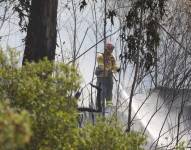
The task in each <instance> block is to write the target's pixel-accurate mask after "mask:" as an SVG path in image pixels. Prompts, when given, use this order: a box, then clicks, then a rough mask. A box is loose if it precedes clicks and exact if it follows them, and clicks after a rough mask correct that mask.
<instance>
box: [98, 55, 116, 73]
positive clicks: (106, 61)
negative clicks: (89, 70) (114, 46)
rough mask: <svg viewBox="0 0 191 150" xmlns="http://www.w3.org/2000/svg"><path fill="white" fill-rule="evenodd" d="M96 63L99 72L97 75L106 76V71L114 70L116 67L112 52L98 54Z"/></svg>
mask: <svg viewBox="0 0 191 150" xmlns="http://www.w3.org/2000/svg"><path fill="white" fill-rule="evenodd" d="M97 64H98V66H97V69H98V70H99V72H100V74H99V73H98V76H107V75H108V73H110V72H111V73H113V72H116V71H117V69H118V67H117V65H116V60H115V57H114V56H113V54H101V53H100V54H98V55H97Z"/></svg>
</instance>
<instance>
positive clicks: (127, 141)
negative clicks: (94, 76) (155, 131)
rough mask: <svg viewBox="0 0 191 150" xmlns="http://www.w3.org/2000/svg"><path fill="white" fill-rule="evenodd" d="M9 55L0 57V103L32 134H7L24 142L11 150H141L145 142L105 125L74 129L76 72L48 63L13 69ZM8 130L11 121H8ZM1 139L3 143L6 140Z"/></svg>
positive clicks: (76, 127)
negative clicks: (8, 104) (12, 109)
mask: <svg viewBox="0 0 191 150" xmlns="http://www.w3.org/2000/svg"><path fill="white" fill-rule="evenodd" d="M11 54H12V55H11V57H9V58H6V57H5V55H3V53H2V52H1V51H0V98H1V99H3V100H5V101H8V102H9V103H10V106H11V107H12V108H14V109H15V110H17V111H18V112H20V113H19V114H18V115H20V117H21V118H22V119H19V120H20V121H21V122H20V123H21V125H22V123H24V122H23V121H25V120H26V124H28V123H29V122H28V118H27V115H26V114H27V113H23V111H24V112H26V110H27V112H28V113H29V114H30V120H31V130H32V132H33V134H32V136H31V134H29V133H30V132H29V131H30V130H29V129H28V127H27V128H26V129H27V130H26V131H27V132H28V133H27V134H28V138H26V137H25V136H24V135H23V136H20V133H17V132H15V131H14V130H10V131H9V132H10V134H11V135H12V137H13V138H16V139H20V138H21V139H25V140H19V141H24V142H21V143H18V142H17V141H13V142H12V143H11V145H12V147H14V148H12V149H13V150H14V149H16V148H17V146H18V147H20V145H23V144H25V145H24V147H23V149H24V150H64V149H66V150H72V149H73V150H89V149H90V150H91V149H92V150H93V149H96V150H102V149H104V150H107V149H108V150H112V149H113V150H114V149H119V150H120V149H122V150H124V149H126V150H131V149H133V150H141V145H142V144H144V141H145V138H144V137H142V136H140V134H138V133H129V134H124V133H123V131H122V129H121V128H120V127H119V126H116V125H115V126H114V125H113V124H109V123H108V122H107V121H99V122H97V123H96V125H95V126H93V125H87V126H85V127H84V128H82V129H79V128H78V126H77V118H78V112H77V109H76V108H77V101H76V99H75V98H74V92H75V91H77V89H78V88H79V84H80V77H79V75H78V74H77V72H76V70H75V68H73V67H72V66H68V65H66V64H62V63H52V62H50V61H48V60H47V59H44V60H42V61H39V62H38V63H26V64H25V65H24V66H23V67H22V68H18V67H15V66H16V65H15V63H16V62H17V61H16V60H14V59H15V55H14V54H15V53H14V52H11ZM5 114H6V113H5ZM18 118H19V116H18ZM10 119H11V118H10ZM15 121H16V120H15ZM12 126H14V119H13V120H10V127H12ZM18 137H19V138H18ZM29 137H31V138H29ZM1 138H2V139H3V140H6V139H7V137H6V135H5V134H3V135H2V137H1ZM26 139H27V140H26ZM29 139H30V141H29ZM28 141H29V143H27V142H28ZM2 144H3V146H5V145H4V142H3V143H2ZM135 148H136V149H135ZM20 149H21V148H20ZM5 150H6V149H5Z"/></svg>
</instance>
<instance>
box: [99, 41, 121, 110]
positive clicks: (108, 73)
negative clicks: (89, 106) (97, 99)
mask: <svg viewBox="0 0 191 150" xmlns="http://www.w3.org/2000/svg"><path fill="white" fill-rule="evenodd" d="M113 49H114V46H113V45H112V44H111V43H107V44H106V46H105V50H104V53H99V54H98V55H97V67H96V72H95V73H96V75H97V86H99V87H100V88H101V101H102V102H105V100H106V106H112V90H113V73H115V72H118V71H119V68H118V67H117V65H116V60H115V57H114V56H113V54H112V52H113Z"/></svg>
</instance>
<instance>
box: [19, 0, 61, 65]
mask: <svg viewBox="0 0 191 150" xmlns="http://www.w3.org/2000/svg"><path fill="white" fill-rule="evenodd" d="M57 7H58V0H32V4H31V14H30V17H29V25H28V29H27V36H26V42H25V52H24V58H23V63H24V62H25V61H26V60H28V61H30V62H31V61H35V62H37V61H39V60H40V59H42V58H44V57H47V58H48V59H49V60H54V59H55V49H56V37H57V30H56V25H57Z"/></svg>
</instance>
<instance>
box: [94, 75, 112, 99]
mask: <svg viewBox="0 0 191 150" xmlns="http://www.w3.org/2000/svg"><path fill="white" fill-rule="evenodd" d="M97 86H99V87H100V88H101V94H100V99H101V102H104V101H105V100H106V101H112V90H113V74H112V73H109V74H108V76H107V77H99V76H98V77H97Z"/></svg>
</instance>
